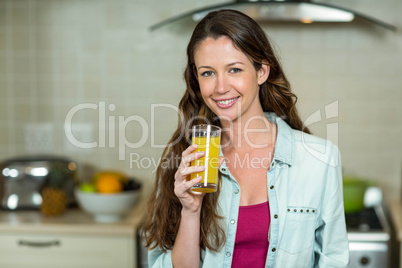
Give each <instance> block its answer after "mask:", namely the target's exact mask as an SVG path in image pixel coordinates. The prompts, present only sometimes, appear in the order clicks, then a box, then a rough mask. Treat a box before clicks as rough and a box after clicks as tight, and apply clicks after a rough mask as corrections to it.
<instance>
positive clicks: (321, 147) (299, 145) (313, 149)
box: [292, 130, 340, 166]
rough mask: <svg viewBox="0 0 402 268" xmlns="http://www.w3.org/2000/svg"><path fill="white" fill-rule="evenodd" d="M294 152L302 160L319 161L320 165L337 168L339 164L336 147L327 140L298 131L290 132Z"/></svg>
mask: <svg viewBox="0 0 402 268" xmlns="http://www.w3.org/2000/svg"><path fill="white" fill-rule="evenodd" d="M292 132H293V137H294V149H295V150H294V152H295V153H296V154H298V155H303V158H304V157H306V158H311V159H314V160H319V162H321V163H325V164H329V165H331V166H337V165H338V164H339V162H340V152H339V149H338V146H336V145H335V144H334V143H333V142H331V141H330V140H328V139H324V138H321V137H318V136H314V135H311V134H308V133H305V132H302V131H299V130H292Z"/></svg>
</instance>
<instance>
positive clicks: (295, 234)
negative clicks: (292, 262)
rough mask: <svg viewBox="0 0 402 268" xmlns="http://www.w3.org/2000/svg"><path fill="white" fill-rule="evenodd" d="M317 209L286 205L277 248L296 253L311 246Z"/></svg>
mask: <svg viewBox="0 0 402 268" xmlns="http://www.w3.org/2000/svg"><path fill="white" fill-rule="evenodd" d="M316 220H317V209H316V208H311V207H288V208H287V211H286V218H285V224H284V229H283V232H282V239H281V241H280V244H279V248H280V249H282V250H284V251H286V252H288V253H291V254H296V253H299V252H301V251H303V250H304V249H307V248H309V247H311V246H313V242H314V237H315V235H314V234H315V225H316Z"/></svg>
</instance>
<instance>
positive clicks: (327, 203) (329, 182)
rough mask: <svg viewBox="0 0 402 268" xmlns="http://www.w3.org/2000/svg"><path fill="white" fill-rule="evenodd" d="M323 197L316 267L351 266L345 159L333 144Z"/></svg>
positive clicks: (317, 234)
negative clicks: (344, 204) (344, 184)
mask: <svg viewBox="0 0 402 268" xmlns="http://www.w3.org/2000/svg"><path fill="white" fill-rule="evenodd" d="M327 165H328V172H327V178H326V183H325V189H324V192H323V197H322V200H323V201H322V209H321V218H320V225H319V227H318V228H317V230H316V233H315V242H314V267H321V268H324V267H325V268H330V267H331V268H332V267H336V268H340V267H347V265H348V262H349V243H348V237H347V232H346V223H345V212H344V206H343V186H342V185H343V184H342V165H341V156H340V152H339V150H338V148H337V147H336V146H335V145H332V152H331V154H330V159H329V161H328V163H327Z"/></svg>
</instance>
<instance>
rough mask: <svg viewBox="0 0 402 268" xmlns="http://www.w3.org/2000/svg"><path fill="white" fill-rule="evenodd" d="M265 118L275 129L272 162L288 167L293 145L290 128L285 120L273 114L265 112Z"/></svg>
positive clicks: (290, 163) (291, 158) (290, 161)
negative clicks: (274, 125) (273, 124)
mask: <svg viewBox="0 0 402 268" xmlns="http://www.w3.org/2000/svg"><path fill="white" fill-rule="evenodd" d="M265 116H266V117H267V119H268V120H269V121H271V122H272V123H275V124H276V127H277V134H276V142H275V152H274V159H273V161H279V162H283V163H286V164H288V165H292V160H293V154H292V150H293V144H294V137H293V132H292V128H291V127H290V126H289V125H288V124H287V123H286V122H285V120H283V119H282V118H281V117H279V116H277V115H276V114H275V113H272V112H270V113H268V112H266V113H265Z"/></svg>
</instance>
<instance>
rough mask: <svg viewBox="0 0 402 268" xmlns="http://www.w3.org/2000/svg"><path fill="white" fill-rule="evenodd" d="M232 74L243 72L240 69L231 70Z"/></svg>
mask: <svg viewBox="0 0 402 268" xmlns="http://www.w3.org/2000/svg"><path fill="white" fill-rule="evenodd" d="M230 72H231V73H239V72H241V70H240V69H239V68H232V69H230Z"/></svg>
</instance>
